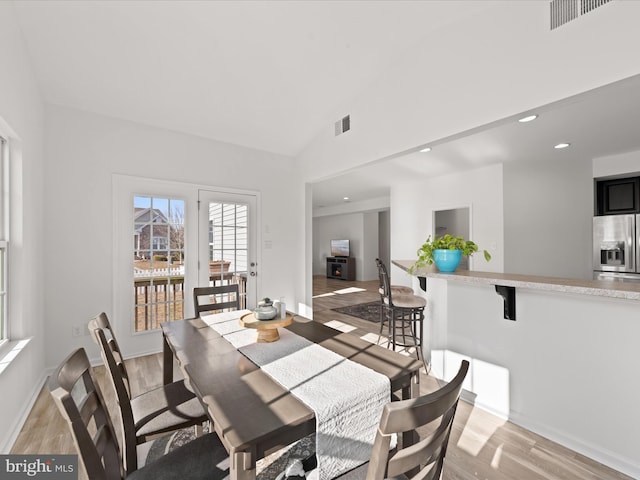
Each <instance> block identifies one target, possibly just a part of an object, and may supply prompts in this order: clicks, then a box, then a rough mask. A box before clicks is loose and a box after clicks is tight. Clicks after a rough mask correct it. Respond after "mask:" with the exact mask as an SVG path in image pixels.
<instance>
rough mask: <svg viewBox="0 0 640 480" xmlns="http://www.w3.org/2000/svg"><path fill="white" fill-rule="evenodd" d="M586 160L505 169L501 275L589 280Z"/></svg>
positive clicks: (589, 182) (589, 198)
mask: <svg viewBox="0 0 640 480" xmlns="http://www.w3.org/2000/svg"><path fill="white" fill-rule="evenodd" d="M592 217H593V178H592V166H591V162H590V161H589V160H588V159H578V160H571V161H568V160H567V161H557V160H554V161H550V160H543V159H541V160H540V161H536V162H506V163H505V164H504V245H505V248H504V252H505V253H504V255H505V260H504V265H505V267H504V268H505V272H507V273H519V274H527V275H541V276H552V277H568V278H582V279H585V280H587V279H591V278H592V275H593V262H592V228H593V227H592V225H593V222H592Z"/></svg>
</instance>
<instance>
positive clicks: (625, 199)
mask: <svg viewBox="0 0 640 480" xmlns="http://www.w3.org/2000/svg"><path fill="white" fill-rule="evenodd" d="M623 213H640V177H630V178H616V179H614V180H598V181H596V215H618V214H623Z"/></svg>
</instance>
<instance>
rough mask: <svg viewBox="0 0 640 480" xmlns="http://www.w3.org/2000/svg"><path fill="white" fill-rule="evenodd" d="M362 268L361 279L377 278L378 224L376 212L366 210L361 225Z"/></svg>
mask: <svg viewBox="0 0 640 480" xmlns="http://www.w3.org/2000/svg"><path fill="white" fill-rule="evenodd" d="M362 227H363V229H362V262H360V264H361V266H362V270H361V271H360V278H362V280H375V279H377V278H378V267H376V262H375V260H376V258H378V243H379V236H380V233H379V232H380V225H379V222H378V212H367V213H365V214H364V216H363V225H362Z"/></svg>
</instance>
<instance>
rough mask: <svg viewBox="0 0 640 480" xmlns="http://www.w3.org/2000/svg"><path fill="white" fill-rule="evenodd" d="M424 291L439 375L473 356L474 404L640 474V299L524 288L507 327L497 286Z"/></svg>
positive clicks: (441, 284) (442, 286)
mask: <svg viewBox="0 0 640 480" xmlns="http://www.w3.org/2000/svg"><path fill="white" fill-rule="evenodd" d="M426 295H427V298H428V302H429V307H430V319H429V320H430V324H429V330H428V332H429V338H431V339H432V344H433V350H432V351H431V358H432V361H433V365H434V373H435V374H436V375H441V376H443V377H444V378H451V377H452V376H453V375H454V374H455V371H457V369H458V367H459V365H460V360H461V359H462V358H466V359H468V360H470V361H471V369H470V371H469V375H468V377H467V381H466V384H465V388H466V389H468V390H469V391H471V392H473V393H474V394H475V402H476V404H477V405H480V406H482V407H484V408H488V409H489V410H493V411H496V412H497V413H499V414H502V415H504V416H506V417H508V418H509V419H510V420H511V421H513V422H514V423H517V424H519V425H522V426H523V427H525V428H527V429H529V430H532V431H534V432H537V433H539V434H541V435H543V436H544V437H546V438H550V439H552V440H554V441H556V442H559V443H561V444H563V445H565V446H567V447H569V448H571V449H573V450H575V451H577V452H580V453H583V454H585V455H587V456H588V457H590V458H593V459H595V460H597V461H600V462H602V463H604V464H607V465H609V466H611V467H613V468H615V469H617V470H620V471H622V472H625V473H627V474H628V475H630V476H631V477H632V478H640V458H639V457H638V452H639V451H640V437H639V436H638V435H637V432H638V425H639V423H638V414H637V400H638V398H640V382H638V381H637V377H638V374H637V358H636V357H637V355H636V352H637V339H638V338H640V322H638V321H637V317H638V304H637V302H636V301H630V300H620V299H610V298H604V297H592V296H589V295H575V294H564V293H555V292H542V291H538V290H528V289H526V288H517V289H516V321H510V320H505V319H504V318H503V301H502V298H501V297H500V296H498V295H497V294H496V292H495V289H494V288H493V286H491V285H478V286H471V285H465V284H463V283H458V282H455V281H448V282H447V281H446V280H441V279H434V278H429V279H428V286H427V294H426ZM443 304H444V305H443ZM494 433H496V434H498V435H499V432H494Z"/></svg>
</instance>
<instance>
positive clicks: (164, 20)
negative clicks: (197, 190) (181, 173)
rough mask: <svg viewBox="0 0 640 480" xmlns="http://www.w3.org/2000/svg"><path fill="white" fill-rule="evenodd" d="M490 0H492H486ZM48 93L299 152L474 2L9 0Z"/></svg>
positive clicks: (92, 107)
mask: <svg viewBox="0 0 640 480" xmlns="http://www.w3.org/2000/svg"><path fill="white" fill-rule="evenodd" d="M489 3H491V2H489ZM14 6H15V9H16V12H17V15H18V18H19V22H20V26H21V28H22V30H23V32H24V38H25V41H26V44H27V48H28V50H29V54H30V56H31V60H32V63H33V66H34V68H35V71H36V75H37V79H38V81H39V83H40V86H41V89H42V92H43V95H44V98H45V100H46V101H47V102H50V103H52V104H58V105H62V106H66V107H72V108H78V109H81V110H86V111H90V112H95V113H99V114H104V115H108V116H113V117H117V118H123V119H127V120H133V121H136V122H141V123H145V124H148V125H153V126H157V127H162V128H167V129H171V130H175V131H180V132H185V133H190V134H194V135H199V136H203V137H207V138H211V139H215V140H219V141H224V142H230V143H234V144H238V145H243V146H247V147H251V148H255V149H260V150H265V151H268V152H274V153H279V154H284V155H289V156H295V155H296V154H298V153H300V151H301V150H302V149H303V148H304V147H305V146H306V145H308V144H309V142H310V141H311V140H312V139H313V138H314V137H315V136H316V135H318V133H319V132H320V131H321V129H326V128H329V129H332V128H333V123H334V121H336V120H337V119H338V118H340V117H341V116H343V115H344V114H345V113H348V112H345V111H344V108H345V105H346V104H348V103H349V101H350V99H352V98H353V97H354V96H356V95H357V94H358V92H359V91H360V90H361V89H362V88H363V86H365V85H367V83H368V82H371V81H372V79H375V78H376V76H377V75H379V73H380V72H381V71H383V70H384V69H388V68H391V66H392V64H393V61H394V57H395V56H396V55H397V54H398V53H399V52H401V51H403V50H405V49H407V48H408V47H409V46H411V45H413V44H414V43H415V42H417V41H418V40H419V39H420V38H421V37H422V36H424V35H425V34H426V32H427V31H428V30H429V29H435V28H442V27H443V26H444V25H447V24H449V23H451V22H454V21H455V20H456V19H457V18H459V17H460V15H461V14H462V15H472V14H473V12H474V11H476V10H478V9H480V8H486V5H485V4H484V3H483V2H476V1H461V2H448V1H433V0H430V1H384V0H376V1H293V0H285V1H263V0H260V1H221V0H216V1H177V0H176V1H166V0H163V1H154V0H142V1H136V0H127V1H111V0H109V1H100V0H91V1H78V0H72V1H59V0H44V1H31V0H30V1H15V2H14Z"/></svg>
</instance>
